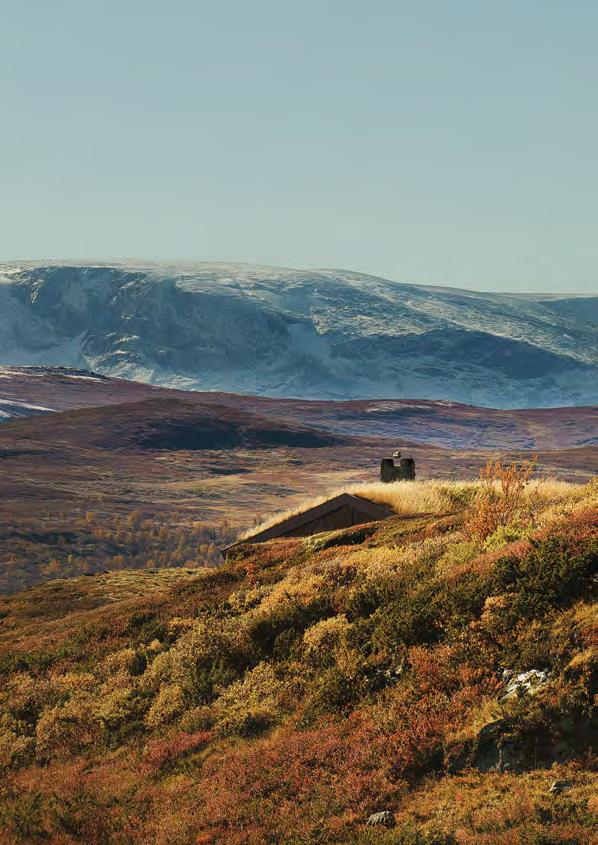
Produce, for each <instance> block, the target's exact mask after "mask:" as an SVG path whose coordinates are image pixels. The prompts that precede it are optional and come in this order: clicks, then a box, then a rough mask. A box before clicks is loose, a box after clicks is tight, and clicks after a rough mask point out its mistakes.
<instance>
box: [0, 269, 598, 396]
mask: <svg viewBox="0 0 598 845" xmlns="http://www.w3.org/2000/svg"><path fill="white" fill-rule="evenodd" d="M578 299H579V298H576V297H554V296H546V297H542V296H531V295H527V296H517V295H513V294H498V293H497V294H492V293H490V294H487V293H479V292H475V291H463V290H458V289H454V288H440V287H438V288H436V287H431V286H418V285H413V284H401V283H397V282H392V281H389V280H387V279H381V278H378V277H374V276H369V275H366V274H362V273H353V272H349V271H340V270H313V271H310V270H291V269H286V268H272V267H263V266H254V265H238V264H225V263H209V264H208V263H197V264H161V265H156V264H126V265H125V264H102V263H99V264H94V265H91V264H86V265H84V264H76V263H74V264H57V265H41V264H37V263H35V262H20V264H19V266H18V267H17V266H16V265H6V266H4V267H0V363H1V362H4V363H6V364H13V365H17V364H21V365H34V364H39V365H63V366H71V367H78V368H87V369H91V370H94V371H96V372H99V373H104V374H107V375H115V376H121V377H125V378H129V379H134V380H139V381H145V382H150V383H154V384H159V385H168V386H173V387H179V388H186V389H200V390H226V391H232V392H243V393H255V394H262V395H270V396H289V397H293V396H295V397H305V398H326V399H328V398H340V399H347V398H372V399H376V398H379V397H381V396H384V397H387V398H389V399H390V398H401V397H413V396H417V397H419V398H421V399H440V400H447V401H458V402H466V403H470V404H477V405H490V406H496V407H526V406H527V407H531V406H542V405H544V406H554V405H563V404H588V403H592V402H595V401H596V384H597V383H598V379H597V375H598V344H597V339H596V325H598V297H583V306H580V304H579V302H578Z"/></svg>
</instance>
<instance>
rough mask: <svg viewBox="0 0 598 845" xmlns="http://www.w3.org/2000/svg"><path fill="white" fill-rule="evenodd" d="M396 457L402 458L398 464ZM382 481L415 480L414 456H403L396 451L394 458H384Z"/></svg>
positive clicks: (381, 471) (388, 482)
mask: <svg viewBox="0 0 598 845" xmlns="http://www.w3.org/2000/svg"><path fill="white" fill-rule="evenodd" d="M395 458H398V459H400V460H399V465H398V466H396V464H395ZM380 481H383V482H384V483H385V484H390V483H391V482H393V481H415V461H414V460H413V458H401V453H400V452H395V453H394V455H393V456H392V458H382V461H381V463H380Z"/></svg>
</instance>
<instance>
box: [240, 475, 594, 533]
mask: <svg viewBox="0 0 598 845" xmlns="http://www.w3.org/2000/svg"><path fill="white" fill-rule="evenodd" d="M479 486H480V484H479V481H477V480H473V481H472V480H464V481H443V480H438V479H431V480H422V481H397V482H394V483H392V484H384V483H382V482H374V483H363V484H349V485H347V486H344V487H337V488H335V489H333V490H331V491H330V492H329V493H327V494H325V495H323V496H316V497H313V498H311V499H306V500H305V501H304V502H302V503H301V504H299V505H297V506H296V507H294V508H290V509H288V510H285V511H280V512H279V513H276V514H273V515H272V516H271V517H268V518H267V519H265V520H264V521H263V522H261V523H260V524H259V525H256V526H254V527H253V528H250V529H248V530H247V531H245V532H243V533H242V534H241V535H240V537H239V539H240V540H245V539H248V538H250V537H252V536H253V535H254V534H257V533H258V532H260V531H264V530H266V529H267V528H271V527H272V526H274V525H278V524H279V523H280V522H283V521H284V520H285V519H289V518H290V517H292V516H296V515H297V514H300V513H303V512H304V511H306V510H309V508H314V507H317V505H321V504H323V503H324V502H327V501H328V500H329V499H332V498H334V497H335V496H339V495H340V494H341V493H350V494H352V495H353V496H360V497H362V498H363V499H368V500H369V501H371V502H376V503H377V504H380V505H386V506H387V507H389V508H391V509H392V510H394V511H395V513H396V514H397V515H398V516H405V517H408V516H415V515H417V514H438V515H442V514H448V513H451V512H454V511H458V510H461V509H462V508H464V507H465V506H467V505H468V504H470V503H471V501H472V500H473V498H474V497H475V495H476V493H477V491H478V489H479ZM497 486H498V485H497ZM584 490H586V487H585V486H583V485H579V484H570V483H569V482H566V481H559V480H558V479H555V478H547V479H536V480H533V481H530V482H529V484H528V485H527V487H526V488H525V491H524V501H525V502H526V504H528V505H529V506H530V507H532V508H534V507H536V506H539V505H541V504H545V503H547V502H553V503H556V502H563V501H568V500H570V501H575V500H577V499H579V498H581V497H582V496H583V495H584V492H583V491H584Z"/></svg>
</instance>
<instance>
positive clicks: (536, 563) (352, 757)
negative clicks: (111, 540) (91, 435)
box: [0, 476, 598, 845]
mask: <svg viewBox="0 0 598 845" xmlns="http://www.w3.org/2000/svg"><path fill="white" fill-rule="evenodd" d="M443 485H444V486H443ZM436 486H437V492H438V496H439V499H438V501H439V502H444V504H443V505H442V506H440V505H439V507H438V508H436V512H434V513H432V514H430V513H427V514H422V513H417V512H411V513H408V514H405V513H403V514H402V515H397V516H396V517H391V518H390V519H388V520H386V521H385V522H382V523H372V524H370V525H366V526H358V527H356V528H353V529H348V530H346V531H337V532H331V533H328V534H320V535H317V536H315V537H312V538H307V539H287V540H284V541H271V542H269V543H265V544H263V545H254V546H245V547H243V548H242V550H241V551H239V552H238V553H237V554H236V556H235V557H233V558H232V559H229V560H228V561H227V563H226V564H225V565H223V566H222V567H221V568H219V569H193V568H177V569H165V570H158V569H149V570H144V571H130V570H129V571H127V570H123V571H118V572H110V573H105V574H96V575H93V576H90V577H79V578H71V579H69V580H56V581H52V582H49V583H46V584H43V585H39V586H37V587H33V588H31V589H29V590H25V591H22V592H20V593H18V594H16V595H14V596H10V597H5V598H1V599H0V673H1V680H0V767H1V776H0V845H16V843H26V845H36V843H40V845H41V843H44V845H71V843H86V845H96V844H97V845H100V843H101V845H104V844H105V843H116V845H146V843H156V844H157V845H200V843H201V845H207V843H212V845H221V843H226V845H279V843H280V845H308V843H309V845H318V843H320V844H321V845H328V843H343V844H344V845H576V844H577V843H579V844H580V845H586V843H588V844H589V843H593V842H594V843H595V842H597V841H598V825H597V822H596V819H597V817H598V802H597V800H596V795H597V793H598V789H597V787H598V776H597V775H596V773H595V768H594V763H595V759H594V758H593V756H592V753H591V749H592V747H594V748H595V747H596V723H595V721H594V719H595V714H594V713H593V710H592V705H593V700H594V696H595V693H596V677H597V673H596V652H595V647H596V604H595V601H596V596H595V589H596V574H597V561H598V520H597V516H598V488H597V486H596V484H595V483H594V484H592V483H590V484H586V485H584V486H581V485H566V484H563V483H559V484H556V485H552V487H550V485H547V486H545V487H544V488H543V489H544V494H543V495H539V494H538V495H529V492H528V493H525V490H528V491H529V485H526V483H525V479H524V480H523V482H522V483H521V485H520V486H518V481H517V478H515V479H513V478H511V480H510V481H509V480H508V479H507V483H506V485H505V484H503V483H496V479H495V477H494V476H493V477H488V478H486V479H483V480H482V481H481V482H480V483H478V484H473V483H468V484H459V483H458V482H454V483H449V482H444V483H440V482H436ZM548 491H550V492H548ZM382 812H383V813H384V815H383V816H377V817H375V819H374V820H377V821H379V822H383V823H380V824H373V823H370V824H369V825H368V824H367V822H368V820H369V819H370V817H371V816H372V814H375V813H382ZM386 825H388V826H386Z"/></svg>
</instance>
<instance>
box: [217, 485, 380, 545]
mask: <svg viewBox="0 0 598 845" xmlns="http://www.w3.org/2000/svg"><path fill="white" fill-rule="evenodd" d="M390 516H396V514H395V512H394V511H393V510H392V508H388V507H386V506H385V505H379V504H377V503H376V502H370V500H369V499H363V498H362V497H361V496H354V495H353V494H352V493H341V494H340V495H339V496H334V498H332V499H328V501H327V502H323V503H322V504H321V505H316V506H315V507H313V508H308V509H307V510H305V511H303V512H302V513H297V514H294V515H293V516H289V517H287V519H283V520H282V521H281V522H277V523H276V525H271V526H270V527H269V528H265V529H264V530H263V531H258V532H256V533H255V534H253V535H252V536H250V537H245V539H243V540H239V541H237V542H236V543H233V544H232V545H231V546H227V547H226V548H225V549H221V552H222V554H223V555H224V556H225V557H226V555H227V554H228V553H229V552H231V551H233V549H235V548H237V547H239V546H243V545H245V544H246V543H263V542H264V541H265V540H273V539H275V538H276V537H311V535H312V534H319V533H320V532H321V531H336V530H338V529H340V528H351V527H352V526H353V525H362V524H363V523H365V522H377V521H378V520H381V519H388V517H390Z"/></svg>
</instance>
